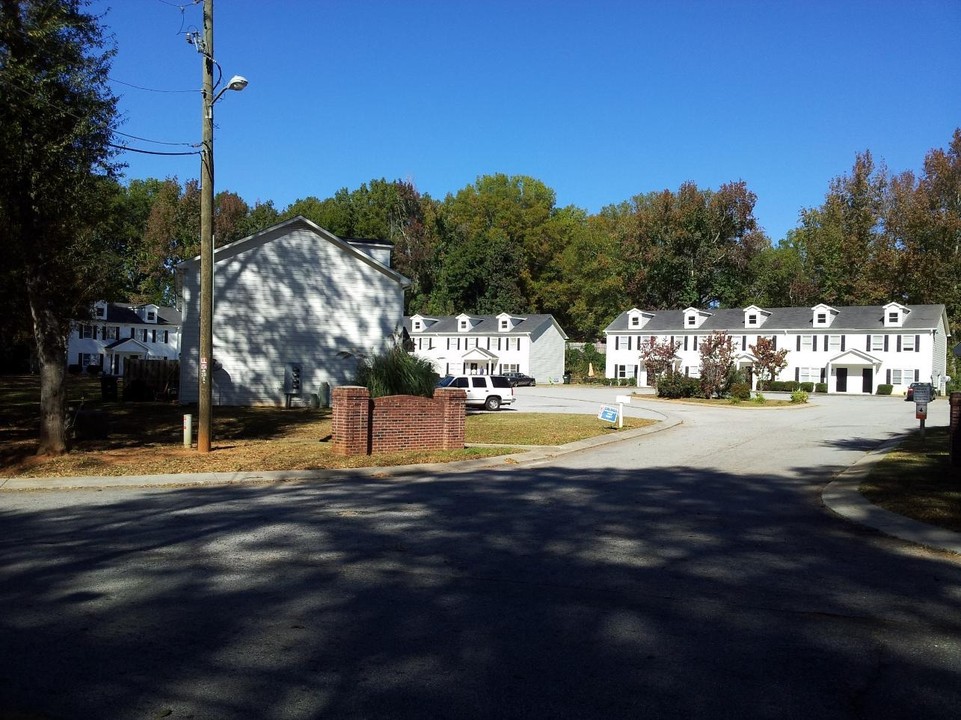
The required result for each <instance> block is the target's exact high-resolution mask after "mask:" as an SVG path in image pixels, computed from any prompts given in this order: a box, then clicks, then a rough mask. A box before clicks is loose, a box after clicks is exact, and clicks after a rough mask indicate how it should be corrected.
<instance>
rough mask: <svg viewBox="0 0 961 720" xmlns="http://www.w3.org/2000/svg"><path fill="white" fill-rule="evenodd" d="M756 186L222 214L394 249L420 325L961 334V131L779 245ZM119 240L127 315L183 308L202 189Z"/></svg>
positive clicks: (234, 235) (169, 195) (386, 200)
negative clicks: (662, 315)
mask: <svg viewBox="0 0 961 720" xmlns="http://www.w3.org/2000/svg"><path fill="white" fill-rule="evenodd" d="M756 200H757V196H756V195H755V194H754V193H753V192H752V191H751V190H750V188H749V187H748V186H747V184H746V183H745V182H743V181H734V182H730V183H727V184H725V185H722V186H721V187H720V188H717V189H707V188H700V187H698V186H697V185H696V184H695V183H693V182H688V183H684V184H682V185H681V186H680V187H679V188H677V189H675V190H670V189H666V190H660V191H652V192H646V193H642V194H638V195H635V196H634V197H632V198H630V199H629V200H626V201H623V202H620V203H617V204H612V205H609V206H607V207H604V208H603V209H601V210H600V211H599V212H598V213H596V214H591V213H588V212H587V211H585V210H583V209H581V208H578V207H575V206H572V205H571V206H566V207H559V206H558V205H557V204H556V195H555V193H554V191H553V190H552V189H551V188H550V187H549V186H548V185H546V184H545V183H544V182H543V181H541V180H538V179H536V178H532V177H528V176H522V175H513V176H509V175H503V174H495V175H486V176H482V177H479V178H478V179H477V180H476V181H475V182H474V183H472V184H471V185H468V186H467V187H464V188H462V189H461V190H458V191H457V192H454V193H450V194H448V195H447V196H446V197H444V198H443V199H436V198H433V197H431V196H430V195H428V194H425V193H420V192H418V190H417V189H416V188H415V187H414V186H413V185H412V184H411V183H410V182H408V181H403V180H386V179H374V180H371V181H370V182H368V183H364V184H362V185H361V186H360V187H358V188H356V189H353V190H349V189H347V188H343V189H341V190H339V191H337V192H336V193H335V194H334V195H333V197H328V198H324V199H320V198H318V197H315V196H308V197H304V198H302V199H298V200H296V201H295V202H293V203H291V204H290V205H289V206H287V207H286V208H283V209H282V210H278V209H277V208H275V206H274V204H273V203H272V202H270V201H267V202H259V203H256V204H254V205H249V204H248V203H246V202H245V201H244V200H243V199H242V198H241V197H240V196H238V195H237V194H236V193H233V192H229V191H224V192H220V193H218V195H217V197H216V199H215V211H214V224H215V238H216V239H215V242H216V244H217V245H218V246H220V245H223V244H226V243H230V242H233V241H235V240H237V239H240V238H242V237H245V236H246V235H249V234H251V233H253V232H256V231H258V230H260V229H263V228H265V227H268V226H270V225H272V224H274V223H276V222H279V221H282V220H285V219H288V218H291V217H294V216H296V215H303V216H304V217H306V218H308V219H310V220H312V221H313V222H315V223H317V224H318V225H320V226H321V227H324V228H326V229H327V230H330V231H331V232H333V233H334V234H336V235H338V236H340V237H345V238H373V239H380V240H388V241H390V242H391V243H392V244H393V246H394V250H393V265H394V268H395V269H397V270H398V271H399V272H401V273H402V274H404V275H406V276H407V277H408V278H410V279H411V281H412V286H411V290H410V292H409V293H408V296H407V299H406V312H407V314H415V313H424V314H427V315H432V314H433V315H436V314H442V315H443V314H453V313H458V312H468V313H477V314H492V313H497V312H501V311H507V312H513V313H520V314H523V313H549V314H552V315H554V316H555V317H556V318H557V319H558V322H560V324H561V326H562V327H564V328H565V330H566V331H567V333H568V334H569V335H570V336H571V338H572V339H576V340H582V341H593V340H596V339H598V338H600V337H602V332H603V329H604V327H605V326H606V325H607V324H609V323H610V321H611V320H613V318H614V317H616V316H617V314H619V313H620V312H622V311H623V310H625V309H627V308H630V307H639V308H644V309H654V310H656V309H665V308H683V307H689V306H694V307H743V306H746V305H749V304H752V303H754V304H757V305H760V306H762V307H765V306H767V307H781V306H808V305H814V304H817V303H818V302H826V303H828V304H831V305H870V304H883V303H885V302H888V301H891V300H897V301H900V302H904V303H907V304H923V303H945V304H946V305H947V307H948V310H949V315H950V317H951V318H957V319H958V320H961V284H959V282H958V278H959V274H961V263H959V259H961V129H959V130H956V131H955V133H954V135H953V137H952V138H951V141H950V143H949V145H948V147H947V148H946V149H934V150H931V151H930V152H929V153H928V154H927V156H926V158H925V160H924V166H923V170H922V172H921V173H920V175H918V176H915V175H914V174H913V173H912V172H902V173H899V174H892V173H890V172H889V171H888V170H887V169H886V168H885V167H884V166H883V165H879V164H877V163H875V161H874V159H873V158H872V155H871V153H870V152H869V151H865V152H864V153H860V154H858V155H857V156H856V157H855V159H854V164H853V167H852V168H851V170H850V171H849V172H848V173H846V174H842V175H840V176H838V177H836V178H834V179H833V180H831V181H830V183H829V185H828V188H827V190H826V194H825V198H824V202H823V203H822V204H821V205H819V206H817V207H813V208H806V209H803V210H801V211H800V213H799V220H798V225H797V227H796V228H794V229H793V230H791V231H789V232H788V234H787V236H786V237H785V238H784V239H782V241H781V242H780V243H777V244H773V243H772V242H771V240H770V238H769V237H768V236H767V235H766V233H765V232H764V230H763V229H762V228H761V227H760V226H759V225H758V222H757V219H756V217H755V216H754V206H755V203H756ZM115 208H116V210H117V212H118V217H117V220H116V222H115V228H114V229H113V230H112V234H111V237H112V238H113V242H114V244H115V246H116V247H118V248H122V249H123V251H122V253H121V264H122V266H123V267H122V271H121V272H120V273H119V274H118V275H117V280H118V286H117V287H116V288H115V293H116V297H117V299H122V300H129V301H150V302H156V303H158V304H162V305H173V304H174V303H175V302H176V287H175V276H174V266H175V265H176V264H177V263H178V262H180V261H181V260H183V259H186V258H189V257H193V256H194V255H196V254H198V252H199V246H198V227H199V218H200V201H199V188H198V186H197V183H196V181H195V180H188V181H186V182H184V183H182V184H181V183H180V182H178V181H177V179H176V178H168V179H165V180H158V179H147V180H133V181H131V182H129V183H128V184H127V185H125V186H119V185H118V186H117V188H116V201H115Z"/></svg>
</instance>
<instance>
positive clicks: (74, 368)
mask: <svg viewBox="0 0 961 720" xmlns="http://www.w3.org/2000/svg"><path fill="white" fill-rule="evenodd" d="M67 372H68V373H70V374H71V375H79V374H80V366H79V365H76V364H74V365H67Z"/></svg>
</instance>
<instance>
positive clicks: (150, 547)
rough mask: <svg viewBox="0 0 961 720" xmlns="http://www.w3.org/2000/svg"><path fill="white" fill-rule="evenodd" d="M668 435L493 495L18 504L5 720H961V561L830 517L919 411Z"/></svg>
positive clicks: (4, 562)
mask: <svg viewBox="0 0 961 720" xmlns="http://www.w3.org/2000/svg"><path fill="white" fill-rule="evenodd" d="M612 392H616V391H610V390H583V389H578V388H564V387H560V388H558V387H553V388H552V387H538V388H521V389H520V391H519V393H518V395H519V400H518V403H517V405H518V408H517V409H518V410H525V409H534V408H539V409H541V410H544V411H546V410H548V409H552V410H553V411H577V410H579V409H581V410H583V411H588V412H596V409H597V405H598V404H599V402H602V401H610V399H613V398H610V399H609V398H608V397H607V395H608V394H611V393H612ZM946 406H947V403H946V402H940V403H935V404H934V405H933V406H932V417H931V418H930V419H929V421H928V425H929V426H933V425H935V424H939V423H940V424H943V423H946V422H947V407H946ZM664 407H665V406H664V405H663V404H659V403H656V402H647V403H646V402H643V401H642V402H640V403H633V404H632V405H631V407H630V410H629V412H631V413H632V414H650V415H651V416H657V415H658V414H659V413H663V412H664ZM942 410H943V413H941V411H942ZM670 412H671V413H672V414H675V415H677V416H680V418H681V419H682V420H683V422H682V424H681V425H679V426H676V427H674V428H673V429H670V430H666V431H664V432H661V433H654V434H652V435H647V436H645V437H643V438H639V439H635V440H630V441H626V442H621V443H616V444H613V445H607V446H603V447H600V448H596V449H593V450H590V451H583V452H578V453H573V454H568V455H563V456H559V457H556V458H553V459H551V460H549V461H545V462H542V463H540V464H537V465H521V466H512V465H509V464H505V465H504V466H503V467H501V468H499V469H494V470H491V469H487V470H484V471H481V472H451V471H449V470H445V469H444V468H443V467H439V468H437V469H436V471H434V472H431V473H428V474H418V475H409V474H407V475H401V476H391V475H389V474H387V473H385V475H384V476H383V477H374V478H369V477H368V478H363V477H359V476H356V475H352V474H350V473H339V474H336V475H334V476H332V477H328V478H326V479H325V480H324V481H322V482H320V481H317V482H307V483H284V484H279V485H272V486H263V485H258V486H247V487H242V486H241V487H238V486H210V487H201V488H180V489H177V488H168V489H160V490H149V491H143V490H139V491H133V490H103V491H100V492H92V491H72V492H31V493H0V519H2V527H3V534H2V538H0V548H2V552H0V602H2V607H3V612H2V615H0V647H2V649H3V652H2V656H0V698H2V702H0V717H5V716H4V712H6V713H7V714H8V715H7V716H10V715H11V714H12V713H13V712H19V713H21V715H17V716H14V717H26V718H116V719H117V720H124V719H127V718H130V719H134V718H137V719H140V718H160V717H171V718H198V719H200V718H203V719H205V720H208V719H214V718H241V717H246V718H264V719H268V720H269V719H274V718H277V719H280V718H284V719H286V718H320V717H324V718H627V717H630V718H659V717H664V718H668V717H670V718H678V717H683V718H804V719H805V720H807V719H811V718H912V719H914V718H955V717H958V713H959V708H961V614H959V607H961V559H959V558H958V556H954V555H949V554H944V553H936V552H930V551H926V550H923V549H920V548H918V547H915V546H912V545H909V544H906V543H904V542H901V541H898V540H895V539H892V538H888V537H886V536H883V535H880V534H877V533H875V532H873V531H869V530H866V529H863V528H861V527H859V526H857V525H853V524H851V523H850V522H848V521H846V520H843V519H841V518H839V517H837V516H835V515H833V514H832V513H831V512H830V511H829V510H827V509H826V508H824V507H823V506H822V505H821V503H820V499H819V491H820V489H821V488H822V487H823V485H824V484H825V483H826V482H827V481H828V480H829V478H830V476H831V475H832V474H833V473H834V472H836V471H837V470H839V469H842V468H844V467H847V466H849V465H851V464H852V463H854V462H856V461H857V460H858V459H859V458H861V457H862V456H863V455H864V454H865V453H866V452H868V451H869V450H872V449H874V448H876V447H877V446H878V445H879V444H880V443H883V442H885V441H887V440H890V439H892V438H894V437H897V436H898V435H899V434H900V433H902V432H904V431H905V430H907V429H909V428H911V427H915V426H916V424H917V421H916V420H914V418H913V413H912V412H911V406H910V405H909V404H908V403H902V402H900V401H898V400H896V399H893V398H870V397H868V398H861V397H851V398H839V397H820V398H817V399H816V402H814V403H812V405H811V406H810V407H806V408H801V409H789V410H781V411H775V410H763V409H753V408H720V409H706V408H699V407H695V406H683V407H678V406H673V405H672V406H670ZM941 414H943V415H944V418H943V420H941V419H939V418H940V415H941Z"/></svg>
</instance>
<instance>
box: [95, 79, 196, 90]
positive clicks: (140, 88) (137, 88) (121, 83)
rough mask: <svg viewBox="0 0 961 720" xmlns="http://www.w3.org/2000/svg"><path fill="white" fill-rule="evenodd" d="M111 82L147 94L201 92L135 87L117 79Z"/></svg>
mask: <svg viewBox="0 0 961 720" xmlns="http://www.w3.org/2000/svg"><path fill="white" fill-rule="evenodd" d="M110 82H113V83H117V84H118V85H126V86H127V87H130V88H134V89H135V90H144V91H146V92H155V93H195V92H199V90H158V89H156V88H148V87H143V86H141V85H134V84H133V83H128V82H124V81H123V80H117V79H116V78H110Z"/></svg>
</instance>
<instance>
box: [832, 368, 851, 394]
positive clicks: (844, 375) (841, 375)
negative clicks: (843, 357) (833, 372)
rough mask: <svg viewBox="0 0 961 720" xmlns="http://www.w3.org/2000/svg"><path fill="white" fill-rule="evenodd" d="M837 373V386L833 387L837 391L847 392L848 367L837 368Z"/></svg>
mask: <svg viewBox="0 0 961 720" xmlns="http://www.w3.org/2000/svg"><path fill="white" fill-rule="evenodd" d="M837 373H838V384H837V388H835V389H836V390H837V391H838V392H847V391H848V369H847V368H838V370H837Z"/></svg>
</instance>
